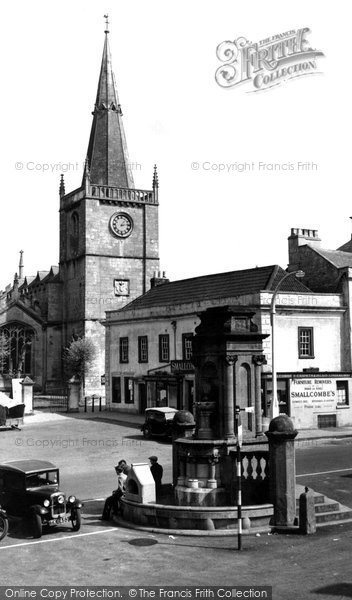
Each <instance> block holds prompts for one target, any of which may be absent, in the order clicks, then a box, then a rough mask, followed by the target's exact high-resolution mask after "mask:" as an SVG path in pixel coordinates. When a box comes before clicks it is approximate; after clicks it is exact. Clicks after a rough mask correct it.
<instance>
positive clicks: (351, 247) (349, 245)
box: [337, 237, 352, 252]
mask: <svg viewBox="0 0 352 600" xmlns="http://www.w3.org/2000/svg"><path fill="white" fill-rule="evenodd" d="M337 250H341V251H342V252H352V237H351V239H350V240H348V242H346V244H343V245H342V246H340V248H337Z"/></svg>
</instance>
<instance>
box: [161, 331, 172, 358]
mask: <svg viewBox="0 0 352 600" xmlns="http://www.w3.org/2000/svg"><path fill="white" fill-rule="evenodd" d="M169 360H170V336H169V334H168V333H166V334H162V335H159V362H169Z"/></svg>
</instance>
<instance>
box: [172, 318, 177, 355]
mask: <svg viewBox="0 0 352 600" xmlns="http://www.w3.org/2000/svg"><path fill="white" fill-rule="evenodd" d="M171 325H172V329H173V330H174V360H177V356H176V330H177V321H171Z"/></svg>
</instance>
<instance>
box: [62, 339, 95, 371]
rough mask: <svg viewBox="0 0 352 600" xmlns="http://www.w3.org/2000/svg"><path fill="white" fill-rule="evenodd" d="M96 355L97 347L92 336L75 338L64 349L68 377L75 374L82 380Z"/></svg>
mask: <svg viewBox="0 0 352 600" xmlns="http://www.w3.org/2000/svg"><path fill="white" fill-rule="evenodd" d="M95 356H96V347H95V345H94V342H93V340H92V339H91V338H85V337H83V338H78V339H77V340H73V341H72V342H71V343H70V344H69V346H67V348H65V350H64V365H65V371H66V374H67V376H68V377H72V376H73V375H74V376H76V377H78V378H79V379H80V380H81V381H83V380H84V375H85V374H86V373H87V370H88V368H89V366H90V365H91V364H92V362H93V360H94V359H95Z"/></svg>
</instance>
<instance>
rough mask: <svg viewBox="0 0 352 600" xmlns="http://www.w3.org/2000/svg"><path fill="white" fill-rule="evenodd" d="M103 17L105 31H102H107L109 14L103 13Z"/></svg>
mask: <svg viewBox="0 0 352 600" xmlns="http://www.w3.org/2000/svg"><path fill="white" fill-rule="evenodd" d="M104 19H105V31H104V33H109V15H107V14H106V15H104Z"/></svg>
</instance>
